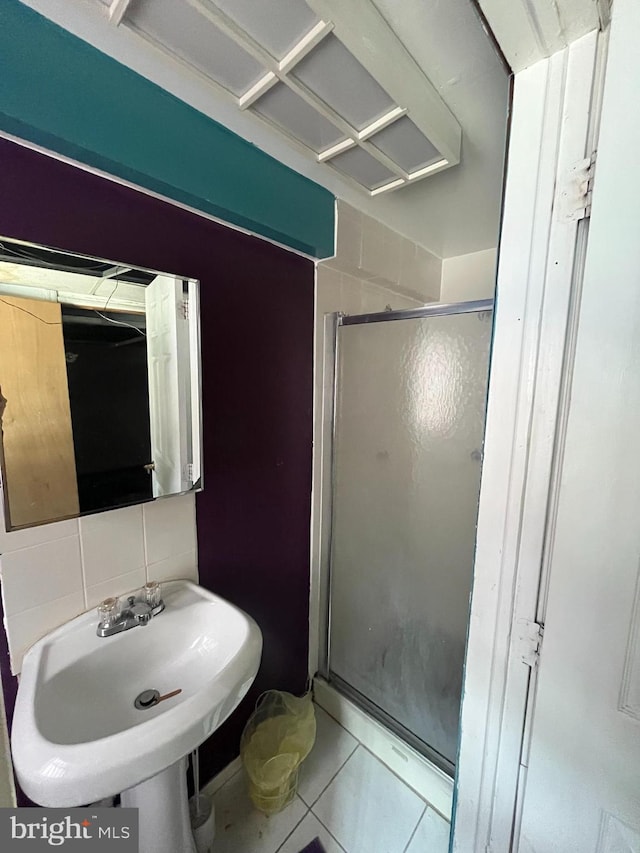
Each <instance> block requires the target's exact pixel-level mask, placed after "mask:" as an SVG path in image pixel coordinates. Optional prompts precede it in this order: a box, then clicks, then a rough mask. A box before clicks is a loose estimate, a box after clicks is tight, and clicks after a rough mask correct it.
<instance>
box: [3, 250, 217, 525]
mask: <svg viewBox="0 0 640 853" xmlns="http://www.w3.org/2000/svg"><path fill="white" fill-rule="evenodd" d="M0 328H1V330H2V331H1V334H0V391H1V395H0V422H1V426H2V431H1V437H2V441H1V444H0V465H1V470H2V484H3V501H4V511H5V526H6V529H7V530H15V529H19V528H23V527H30V526H33V525H36V524H45V523H47V522H51V521H57V520H60V519H63V518H73V517H75V516H78V515H87V514H89V513H93V512H100V511H102V510H106V509H113V508H116V507H122V506H129V505H131V504H137V503H142V502H146V501H150V500H154V499H155V498H159V497H164V496H166V495H173V494H181V493H184V492H187V491H191V490H199V489H201V488H202V460H201V446H202V440H201V434H202V426H201V406H200V311H199V298H198V282H197V281H195V280H193V279H189V278H185V277H183V276H180V275H176V274H173V273H162V272H157V271H152V270H147V269H140V268H137V267H131V266H129V265H127V264H124V263H119V262H117V261H105V260H103V259H96V258H88V257H85V256H80V255H73V254H69V253H67V252H60V251H57V250H54V249H49V248H45V247H42V246H34V245H32V244H27V243H22V242H17V241H15V240H8V239H4V238H0ZM2 410H3V411H2Z"/></svg>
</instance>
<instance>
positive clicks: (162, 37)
mask: <svg viewBox="0 0 640 853" xmlns="http://www.w3.org/2000/svg"><path fill="white" fill-rule="evenodd" d="M126 20H127V23H129V24H131V25H132V26H134V27H135V28H136V29H138V30H140V31H141V32H142V33H145V34H146V35H148V36H150V37H151V38H152V39H153V40H154V41H156V42H159V43H160V44H161V45H162V46H164V47H165V48H166V49H167V50H169V51H170V52H171V53H174V54H176V55H177V56H179V57H180V58H181V59H183V60H185V61H186V62H188V63H189V64H190V65H193V66H194V67H195V68H197V69H199V70H200V71H202V72H203V73H204V74H206V75H207V77H210V78H211V79H212V80H215V81H216V82H217V83H220V84H221V85H222V86H224V88H225V89H228V90H229V91H230V92H232V93H233V94H234V95H236V96H237V97H239V96H240V95H242V94H243V93H244V92H246V91H247V89H249V88H250V87H251V86H252V85H253V84H254V83H255V82H256V81H257V80H258V79H259V78H260V77H262V76H263V75H264V68H263V67H262V66H261V65H260V63H258V62H256V60H255V59H254V58H253V57H252V56H250V55H249V54H248V53H247V52H246V51H245V50H243V49H242V48H241V47H240V46H239V45H238V44H236V42H235V41H233V40H232V39H230V38H229V37H228V36H226V35H225V34H224V33H223V32H221V31H220V30H219V29H218V28H217V27H216V26H215V25H214V24H212V23H211V21H209V20H208V19H207V18H206V17H204V16H203V15H201V14H200V13H199V12H198V11H197V10H196V9H195V8H194V7H193V6H191V5H190V3H188V2H187V0H137V2H134V3H132V4H131V6H130V7H129V9H128V11H127V19H126Z"/></svg>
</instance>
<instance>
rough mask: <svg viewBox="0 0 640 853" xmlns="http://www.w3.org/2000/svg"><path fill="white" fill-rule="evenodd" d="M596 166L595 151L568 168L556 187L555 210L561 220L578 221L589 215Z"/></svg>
mask: <svg viewBox="0 0 640 853" xmlns="http://www.w3.org/2000/svg"><path fill="white" fill-rule="evenodd" d="M595 168H596V152H595V151H594V152H593V154H591V156H590V157H585V159H584V160H579V161H578V162H577V163H574V165H573V166H572V167H571V168H570V169H569V170H568V172H567V174H566V177H565V179H564V181H562V182H561V184H560V186H559V189H558V199H557V210H558V214H559V217H560V219H561V220H562V221H563V222H579V221H580V220H581V219H588V218H589V217H590V216H591V197H592V194H593V180H594V175H595Z"/></svg>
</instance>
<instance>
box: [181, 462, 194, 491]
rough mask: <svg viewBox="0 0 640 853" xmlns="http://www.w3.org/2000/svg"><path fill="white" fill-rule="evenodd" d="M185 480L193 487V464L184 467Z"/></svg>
mask: <svg viewBox="0 0 640 853" xmlns="http://www.w3.org/2000/svg"><path fill="white" fill-rule="evenodd" d="M183 475H184V477H183V479H184V480H186V481H187V483H188V484H189V486H192V485H193V462H187V463H186V464H185V466H184V471H183Z"/></svg>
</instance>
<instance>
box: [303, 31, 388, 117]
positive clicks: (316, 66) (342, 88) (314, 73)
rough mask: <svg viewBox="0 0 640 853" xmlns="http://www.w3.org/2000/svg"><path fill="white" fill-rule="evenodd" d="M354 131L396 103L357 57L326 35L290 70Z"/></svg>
mask: <svg viewBox="0 0 640 853" xmlns="http://www.w3.org/2000/svg"><path fill="white" fill-rule="evenodd" d="M292 77H295V78H296V79H297V80H299V81H300V82H301V83H303V84H304V85H305V86H306V87H307V88H308V89H310V90H311V91H312V92H314V93H315V94H316V95H319V96H320V98H322V100H323V101H325V102H326V103H327V104H329V106H330V107H332V108H333V109H334V110H335V111H336V112H337V113H338V114H339V115H340V116H342V118H344V119H345V120H346V121H348V122H349V124H351V125H352V126H353V127H355V128H356V130H362V129H363V128H364V127H366V126H367V125H369V124H371V122H373V121H375V120H376V119H377V118H380V116H382V115H384V114H385V113H387V112H389V110H391V109H393V108H394V107H395V106H396V105H395V104H394V102H393V101H392V100H391V98H390V97H389V95H388V94H387V93H386V92H385V91H384V89H383V88H382V86H380V85H379V84H378V83H376V81H375V80H374V79H373V77H372V76H371V74H369V72H368V71H367V70H366V69H365V68H364V67H363V66H362V65H361V64H360V63H359V62H358V60H357V59H356V58H355V57H354V56H353V55H352V54H351V53H349V51H348V50H347V49H346V47H344V45H343V44H342V43H341V42H340V41H338V39H337V38H336V37H335V36H334V35H332V34H330V35H328V36H327V37H326V38H324V39H323V40H322V41H321V42H320V44H319V45H318V46H317V47H316V48H315V49H314V50H313V51H312V52H311V53H310V54H308V55H307V56H306V57H305V58H304V59H303V60H302V61H301V62H300V63H298V65H296V66H295V68H294V70H293V71H292Z"/></svg>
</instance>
